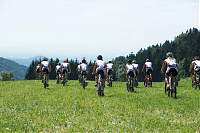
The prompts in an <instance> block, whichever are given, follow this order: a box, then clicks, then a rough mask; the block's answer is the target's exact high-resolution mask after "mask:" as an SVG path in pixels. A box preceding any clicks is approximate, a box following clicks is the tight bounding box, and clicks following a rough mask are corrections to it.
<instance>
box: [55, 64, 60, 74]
mask: <svg viewBox="0 0 200 133" xmlns="http://www.w3.org/2000/svg"><path fill="white" fill-rule="evenodd" d="M60 73H61V64H60V63H58V64H57V65H56V75H57V76H58V75H59V74H60Z"/></svg>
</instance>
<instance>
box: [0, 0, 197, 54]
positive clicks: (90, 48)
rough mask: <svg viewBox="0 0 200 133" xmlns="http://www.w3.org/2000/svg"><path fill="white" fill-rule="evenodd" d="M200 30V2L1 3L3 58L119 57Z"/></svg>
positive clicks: (88, 0)
mask: <svg viewBox="0 0 200 133" xmlns="http://www.w3.org/2000/svg"><path fill="white" fill-rule="evenodd" d="M199 25H200V24H199V1H198V0H0V56H3V57H32V56H39V55H42V56H49V57H71V58H76V57H78V58H79V57H83V56H84V57H88V58H94V57H96V56H97V55H98V54H102V55H103V56H104V57H107V58H114V57H116V56H119V55H128V54H129V53H130V52H133V53H136V52H137V51H138V50H139V49H141V48H146V47H148V46H150V45H154V44H157V43H163V42H164V41H165V40H173V39H174V37H175V36H177V35H179V34H180V33H182V32H185V31H186V30H187V29H189V28H192V27H196V28H199Z"/></svg>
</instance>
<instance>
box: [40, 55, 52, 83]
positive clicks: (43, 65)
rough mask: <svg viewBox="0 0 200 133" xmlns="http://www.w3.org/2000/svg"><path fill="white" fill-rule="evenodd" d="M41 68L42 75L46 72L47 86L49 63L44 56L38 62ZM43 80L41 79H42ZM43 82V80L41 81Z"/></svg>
mask: <svg viewBox="0 0 200 133" xmlns="http://www.w3.org/2000/svg"><path fill="white" fill-rule="evenodd" d="M40 67H41V70H42V75H43V76H44V74H46V76H47V77H46V78H47V87H48V86H49V85H48V80H49V72H50V68H51V67H50V64H49V62H48V58H44V59H43V61H42V62H41V64H40ZM42 81H43V79H42ZM43 82H44V81H43Z"/></svg>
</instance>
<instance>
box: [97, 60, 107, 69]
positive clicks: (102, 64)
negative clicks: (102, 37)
mask: <svg viewBox="0 0 200 133" xmlns="http://www.w3.org/2000/svg"><path fill="white" fill-rule="evenodd" d="M96 65H97V70H104V68H105V62H104V61H102V60H97V62H96Z"/></svg>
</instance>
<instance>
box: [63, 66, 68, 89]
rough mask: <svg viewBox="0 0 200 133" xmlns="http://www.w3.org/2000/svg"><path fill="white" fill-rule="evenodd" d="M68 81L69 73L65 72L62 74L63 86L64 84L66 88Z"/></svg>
mask: <svg viewBox="0 0 200 133" xmlns="http://www.w3.org/2000/svg"><path fill="white" fill-rule="evenodd" d="M67 79H68V72H67V71H66V70H65V71H64V72H63V73H62V84H63V86H66V84H67Z"/></svg>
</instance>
